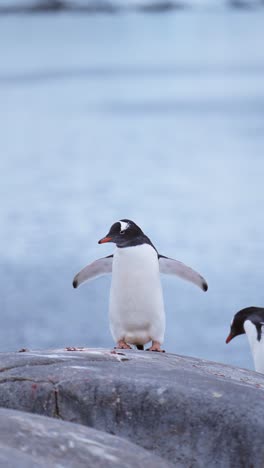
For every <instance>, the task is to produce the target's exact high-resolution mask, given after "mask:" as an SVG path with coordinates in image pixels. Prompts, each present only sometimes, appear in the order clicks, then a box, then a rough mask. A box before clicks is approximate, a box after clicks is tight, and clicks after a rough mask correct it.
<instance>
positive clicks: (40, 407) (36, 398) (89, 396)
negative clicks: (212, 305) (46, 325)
mask: <svg viewBox="0 0 264 468" xmlns="http://www.w3.org/2000/svg"><path fill="white" fill-rule="evenodd" d="M0 363H1V369H0V370H1V372H0V384H1V385H0V405H1V406H5V407H9V408H16V409H20V410H25V411H30V412H35V413H36V412H37V413H39V414H45V415H49V416H56V417H59V418H61V419H64V420H68V421H73V422H78V423H81V424H84V425H86V426H90V427H94V428H96V429H99V430H102V431H106V432H108V433H111V434H115V435H119V436H122V437H124V438H126V439H128V440H130V441H131V442H134V443H136V444H138V445H141V446H142V447H144V448H146V449H149V450H151V451H152V452H154V453H156V454H158V455H160V456H162V457H164V458H166V459H167V460H170V461H172V462H173V463H174V464H176V466H177V467H186V466H187V467H188V466H191V467H193V468H194V467H204V466H208V467H225V468H226V467H232V468H233V467H245V466H249V465H250V464H251V465H252V466H253V467H254V468H258V467H263V466H264V447H263V441H262V434H263V430H264V406H263V404H262V402H263V397H264V375H262V374H258V373H256V372H252V371H247V370H243V369H237V368H232V367H229V366H225V365H221V364H216V363H211V362H208V361H202V360H199V359H194V358H187V357H182V356H177V355H172V354H156V353H148V352H143V351H125V352H123V351H122V352H115V351H114V352H113V351H112V352H111V351H108V350H105V349H85V350H83V351H73V352H68V351H62V350H56V351H46V352H40V351H39V352H26V353H17V354H1V356H0Z"/></svg>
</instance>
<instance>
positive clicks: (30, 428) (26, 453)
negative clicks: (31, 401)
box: [0, 409, 171, 468]
mask: <svg viewBox="0 0 264 468" xmlns="http://www.w3.org/2000/svg"><path fill="white" fill-rule="evenodd" d="M0 466H2V467H8V468H33V467H34V468H47V467H49V468H52V467H54V468H55V467H57V468H59V467H60V468H62V467H63V468H84V467H86V468H87V467H93V468H94V467H96V468H101V467H102V468H116V467H117V466H120V467H122V468H135V467H136V466H144V467H147V468H169V466H171V465H170V464H169V463H167V462H166V461H165V460H162V459H161V458H159V457H156V456H155V455H152V454H151V453H149V452H148V451H146V450H144V449H141V448H140V447H135V445H133V444H131V443H130V442H127V441H126V440H124V439H121V438H120V437H114V436H111V435H109V434H106V433H104V432H100V431H96V430H95V429H91V428H88V427H84V426H81V425H80V424H72V423H68V422H63V421H59V420H55V419H51V418H47V417H45V416H38V415H33V414H29V413H24V412H21V411H13V410H7V409H0Z"/></svg>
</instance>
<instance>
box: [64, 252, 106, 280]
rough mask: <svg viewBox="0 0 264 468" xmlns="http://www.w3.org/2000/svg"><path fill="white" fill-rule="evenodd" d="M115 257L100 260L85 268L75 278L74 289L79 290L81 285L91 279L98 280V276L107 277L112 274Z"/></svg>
mask: <svg viewBox="0 0 264 468" xmlns="http://www.w3.org/2000/svg"><path fill="white" fill-rule="evenodd" d="M112 263H113V255H108V257H103V258H99V259H98V260H95V261H94V262H92V263H90V264H89V265H87V266H86V267H84V268H83V269H82V270H81V271H79V273H77V275H75V277H74V278H73V282H72V285H73V287H74V288H78V286H80V284H82V283H85V282H86V281H89V280H91V279H94V278H97V277H98V276H102V275H107V274H109V273H112Z"/></svg>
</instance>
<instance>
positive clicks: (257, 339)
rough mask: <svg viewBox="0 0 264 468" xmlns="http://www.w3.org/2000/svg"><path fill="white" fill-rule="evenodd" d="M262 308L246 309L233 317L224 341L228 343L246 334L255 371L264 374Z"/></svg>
mask: <svg viewBox="0 0 264 468" xmlns="http://www.w3.org/2000/svg"><path fill="white" fill-rule="evenodd" d="M263 326H264V308H263V307H246V308H245V309H242V310H240V311H239V312H237V313H236V314H235V315H234V318H233V321H232V323H231V328H230V333H229V335H228V337H227V339H226V343H229V341H231V340H232V339H233V338H234V337H235V336H238V335H242V334H243V333H246V335H247V337H248V341H249V345H250V348H251V352H252V356H253V361H254V365H255V370H256V371H257V372H262V373H264V328H263Z"/></svg>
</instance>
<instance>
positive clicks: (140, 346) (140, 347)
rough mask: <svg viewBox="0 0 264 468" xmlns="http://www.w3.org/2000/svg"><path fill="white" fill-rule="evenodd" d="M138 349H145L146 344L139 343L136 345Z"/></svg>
mask: <svg viewBox="0 0 264 468" xmlns="http://www.w3.org/2000/svg"><path fill="white" fill-rule="evenodd" d="M136 347H137V349H139V350H140V351H144V346H143V345H142V344H137V345H136Z"/></svg>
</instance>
